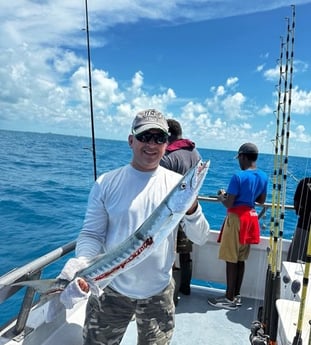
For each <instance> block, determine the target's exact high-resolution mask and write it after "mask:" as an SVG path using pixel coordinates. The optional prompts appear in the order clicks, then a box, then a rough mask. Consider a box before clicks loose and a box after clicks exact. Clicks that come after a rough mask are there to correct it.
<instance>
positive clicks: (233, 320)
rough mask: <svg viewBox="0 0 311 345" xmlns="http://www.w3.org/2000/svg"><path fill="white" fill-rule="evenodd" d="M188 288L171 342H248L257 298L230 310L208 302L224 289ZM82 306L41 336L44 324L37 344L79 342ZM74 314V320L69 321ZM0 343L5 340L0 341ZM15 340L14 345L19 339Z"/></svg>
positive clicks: (132, 329)
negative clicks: (52, 329)
mask: <svg viewBox="0 0 311 345" xmlns="http://www.w3.org/2000/svg"><path fill="white" fill-rule="evenodd" d="M191 291H192V292H191V295H190V296H184V295H181V296H180V299H179V303H178V305H177V307H176V327H175V331H174V336H173V339H172V342H171V344H172V345H182V344H184V345H188V344H189V345H193V344H196V345H200V344H202V345H206V344H208V343H210V342H212V343H213V344H214V345H235V344H236V345H240V344H248V343H249V335H250V327H251V323H252V322H253V321H254V320H256V317H257V311H258V307H259V306H260V305H261V304H260V301H258V300H255V299H249V298H244V299H243V305H242V306H241V307H240V308H239V309H238V310H235V311H231V310H225V309H218V308H214V307H213V306H210V305H209V304H208V302H207V298H208V297H214V296H220V295H222V294H223V293H224V291H222V290H216V289H210V288H205V287H198V286H192V290H191ZM84 310H85V306H84V304H80V305H78V306H76V307H75V308H74V315H72V316H70V315H68V316H67V321H65V319H64V320H63V321H62V320H59V322H60V323H61V322H63V325H62V326H61V327H60V328H59V329H58V330H57V332H56V333H54V334H53V336H51V337H49V338H48V339H44V340H43V337H44V333H45V332H44V327H45V326H44V325H43V328H42V337H37V339H39V338H41V344H40V345H55V344H62V345H82V324H83V318H84ZM77 314H78V315H79V317H78V318H77ZM73 318H74V320H75V321H74V322H72V323H71V320H73ZM64 321H65V322H64ZM77 322H78V323H77ZM45 325H47V324H45ZM27 343H28V342H27ZM0 344H5V343H1V341H0ZM7 344H9V343H7ZM12 344H13V343H12ZM14 344H16V345H17V344H18V342H17V343H16V342H14ZM29 344H31V345H34V344H36V342H34V340H33V341H31V342H30V343H29ZM134 344H136V322H135V321H132V322H131V323H130V325H129V327H128V329H127V331H126V334H125V336H124V338H123V340H122V342H121V345H134Z"/></svg>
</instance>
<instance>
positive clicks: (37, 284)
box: [12, 279, 65, 294]
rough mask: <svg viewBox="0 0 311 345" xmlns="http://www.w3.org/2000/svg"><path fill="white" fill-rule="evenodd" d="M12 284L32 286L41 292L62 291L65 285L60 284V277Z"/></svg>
mask: <svg viewBox="0 0 311 345" xmlns="http://www.w3.org/2000/svg"><path fill="white" fill-rule="evenodd" d="M12 286H26V287H31V288H33V289H35V290H36V291H37V292H39V293H41V294H51V293H57V292H61V291H63V290H64V287H65V286H62V285H61V284H60V279H41V280H27V281H21V282H18V283H14V284H12Z"/></svg>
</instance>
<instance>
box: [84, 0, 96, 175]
mask: <svg viewBox="0 0 311 345" xmlns="http://www.w3.org/2000/svg"><path fill="white" fill-rule="evenodd" d="M85 23H86V45H87V62H88V80H89V84H88V89H89V99H90V115H91V131H92V149H91V151H92V156H93V171H94V180H96V179H97V171H96V146H95V130H94V113H93V93H92V70H91V49H90V31H89V13H88V5H87V0H85Z"/></svg>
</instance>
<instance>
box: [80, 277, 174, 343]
mask: <svg viewBox="0 0 311 345" xmlns="http://www.w3.org/2000/svg"><path fill="white" fill-rule="evenodd" d="M174 285H175V284H174V280H173V279H172V280H171V282H170V284H169V285H168V286H167V287H166V288H165V289H164V290H163V291H162V292H161V293H160V294H158V295H155V296H152V297H149V298H146V299H133V298H128V297H126V296H123V295H121V294H119V293H118V292H116V291H114V290H113V289H111V288H110V287H106V288H105V290H104V293H103V294H102V295H101V296H100V297H96V296H93V295H91V296H90V298H89V301H88V304H87V308H86V318H85V324H84V330H83V339H84V343H83V344H84V345H108V344H109V345H117V344H120V343H121V340H122V338H123V335H124V333H125V331H126V328H127V326H128V324H129V322H130V321H131V319H132V317H133V315H134V314H135V318H136V324H137V330H138V343H137V344H138V345H168V344H169V343H170V340H171V338H172V336H173V330H174V326H175V322H174V319H175V317H174V315H175V306H174V302H173V294H174Z"/></svg>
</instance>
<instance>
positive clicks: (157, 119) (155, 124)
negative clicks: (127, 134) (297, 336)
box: [132, 109, 168, 135]
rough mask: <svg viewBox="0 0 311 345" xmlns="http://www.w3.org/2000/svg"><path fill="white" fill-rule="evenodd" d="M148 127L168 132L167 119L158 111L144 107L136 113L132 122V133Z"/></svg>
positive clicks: (143, 130) (140, 131) (137, 132)
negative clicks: (144, 108)
mask: <svg viewBox="0 0 311 345" xmlns="http://www.w3.org/2000/svg"><path fill="white" fill-rule="evenodd" d="M148 129H160V130H161V131H162V132H164V133H166V134H168V124H167V121H166V119H165V117H164V115H163V114H162V113H161V112H160V111H158V110H156V109H146V110H142V111H140V112H139V113H137V115H136V116H135V119H134V121H133V124H132V133H133V134H134V135H137V134H140V133H143V132H145V131H147V130H148Z"/></svg>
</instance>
